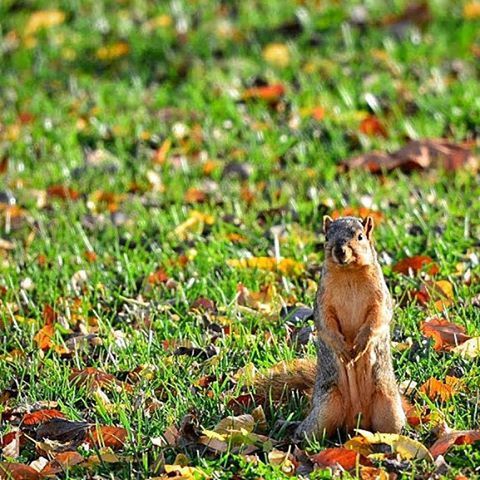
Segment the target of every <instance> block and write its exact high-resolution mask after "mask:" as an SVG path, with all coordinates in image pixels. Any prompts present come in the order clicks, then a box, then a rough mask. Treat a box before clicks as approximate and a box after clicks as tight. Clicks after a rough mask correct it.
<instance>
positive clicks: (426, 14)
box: [381, 1, 432, 28]
mask: <svg viewBox="0 0 480 480" xmlns="http://www.w3.org/2000/svg"><path fill="white" fill-rule="evenodd" d="M431 18H432V16H431V13H430V7H429V5H428V2H426V1H421V2H416V3H411V4H409V5H407V7H406V8H405V10H404V11H403V12H402V13H400V14H399V15H395V14H393V15H388V16H386V17H385V18H383V19H382V22H381V24H382V25H385V26H390V27H391V28H394V27H396V26H397V27H398V26H400V25H406V24H410V23H413V24H415V25H418V26H422V25H425V24H426V23H428V22H429V21H430V20H431Z"/></svg>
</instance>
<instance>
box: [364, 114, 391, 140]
mask: <svg viewBox="0 0 480 480" xmlns="http://www.w3.org/2000/svg"><path fill="white" fill-rule="evenodd" d="M359 130H360V132H361V133H363V134H364V135H368V136H369V137H374V136H377V137H384V138H386V137H388V134H387V129H386V128H385V126H384V125H383V124H382V123H381V122H380V120H379V119H378V118H377V117H375V116H373V115H368V116H366V117H365V118H364V119H363V120H362V121H361V122H360V127H359Z"/></svg>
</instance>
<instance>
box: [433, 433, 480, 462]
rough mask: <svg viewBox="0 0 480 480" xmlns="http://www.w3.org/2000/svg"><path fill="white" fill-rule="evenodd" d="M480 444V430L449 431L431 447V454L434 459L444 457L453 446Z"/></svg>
mask: <svg viewBox="0 0 480 480" xmlns="http://www.w3.org/2000/svg"><path fill="white" fill-rule="evenodd" d="M475 442H480V430H462V431H453V432H452V431H449V432H447V433H445V434H443V435H441V436H440V438H439V439H438V440H437V441H436V442H435V443H434V444H433V445H432V446H431V447H430V453H431V454H432V456H433V457H434V458H436V457H438V456H439V455H444V454H445V453H446V452H447V451H448V449H449V448H450V447H452V446H453V445H471V444H473V443H475Z"/></svg>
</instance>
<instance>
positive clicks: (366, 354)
mask: <svg viewBox="0 0 480 480" xmlns="http://www.w3.org/2000/svg"><path fill="white" fill-rule="evenodd" d="M324 230H325V233H326V234H327V242H326V247H325V263H324V268H323V273H322V278H321V281H320V284H319V289H318V293H317V298H316V305H315V323H316V328H317V347H318V353H317V367H316V373H315V375H314V372H313V368H312V362H311V361H309V360H307V361H305V360H303V361H302V360H298V361H296V362H295V363H293V364H287V365H284V366H283V367H281V368H279V369H278V370H276V371H273V372H271V374H270V376H268V375H267V376H266V377H264V378H263V379H262V380H261V381H260V382H259V384H260V385H261V389H263V391H266V389H267V388H270V389H271V391H272V396H273V397H274V398H278V396H279V395H281V394H282V393H283V392H284V391H285V388H287V389H292V388H293V389H296V390H300V391H304V392H307V393H308V392H309V391H311V386H312V380H313V378H314V376H315V380H314V381H313V383H314V388H313V395H312V410H311V412H310V414H309V415H308V417H307V418H306V419H305V420H304V421H303V422H302V424H301V425H300V427H299V428H298V430H297V435H298V436H299V437H301V438H303V437H305V436H306V437H312V436H317V437H321V436H322V435H323V434H325V433H326V434H327V435H331V434H332V433H334V432H335V430H336V429H337V428H341V427H344V428H346V429H347V430H352V429H353V428H355V427H356V426H357V425H360V426H361V427H362V428H365V429H369V430H374V431H380V432H390V433H394V432H399V431H400V430H401V428H402V427H403V425H404V423H405V415H404V412H403V408H402V400H401V397H400V394H399V392H398V388H397V385H396V381H395V377H394V372H393V367H392V359H391V352H390V331H389V325H390V321H391V317H392V304H391V297H390V294H389V292H388V289H387V287H386V284H385V281H384V278H383V274H382V271H381V268H380V266H379V264H378V262H377V256H376V252H375V249H374V247H373V240H372V232H373V220H372V219H371V218H370V217H369V218H367V219H365V220H363V221H361V220H360V219H357V218H353V217H346V218H342V219H338V220H336V221H333V220H332V219H330V217H326V218H325V220H324Z"/></svg>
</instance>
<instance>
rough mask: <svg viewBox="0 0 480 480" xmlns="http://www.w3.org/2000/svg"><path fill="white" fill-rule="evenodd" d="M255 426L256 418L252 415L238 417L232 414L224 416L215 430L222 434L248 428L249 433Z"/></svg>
mask: <svg viewBox="0 0 480 480" xmlns="http://www.w3.org/2000/svg"><path fill="white" fill-rule="evenodd" d="M254 427H255V419H254V418H253V416H252V415H249V414H245V415H239V416H238V417H234V416H230V417H226V418H223V419H222V420H220V422H218V424H217V426H216V427H215V430H214V431H215V432H216V433H220V434H228V433H231V432H232V431H234V430H237V431H238V430H242V429H243V430H246V431H247V432H248V433H251V432H253V428H254Z"/></svg>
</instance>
